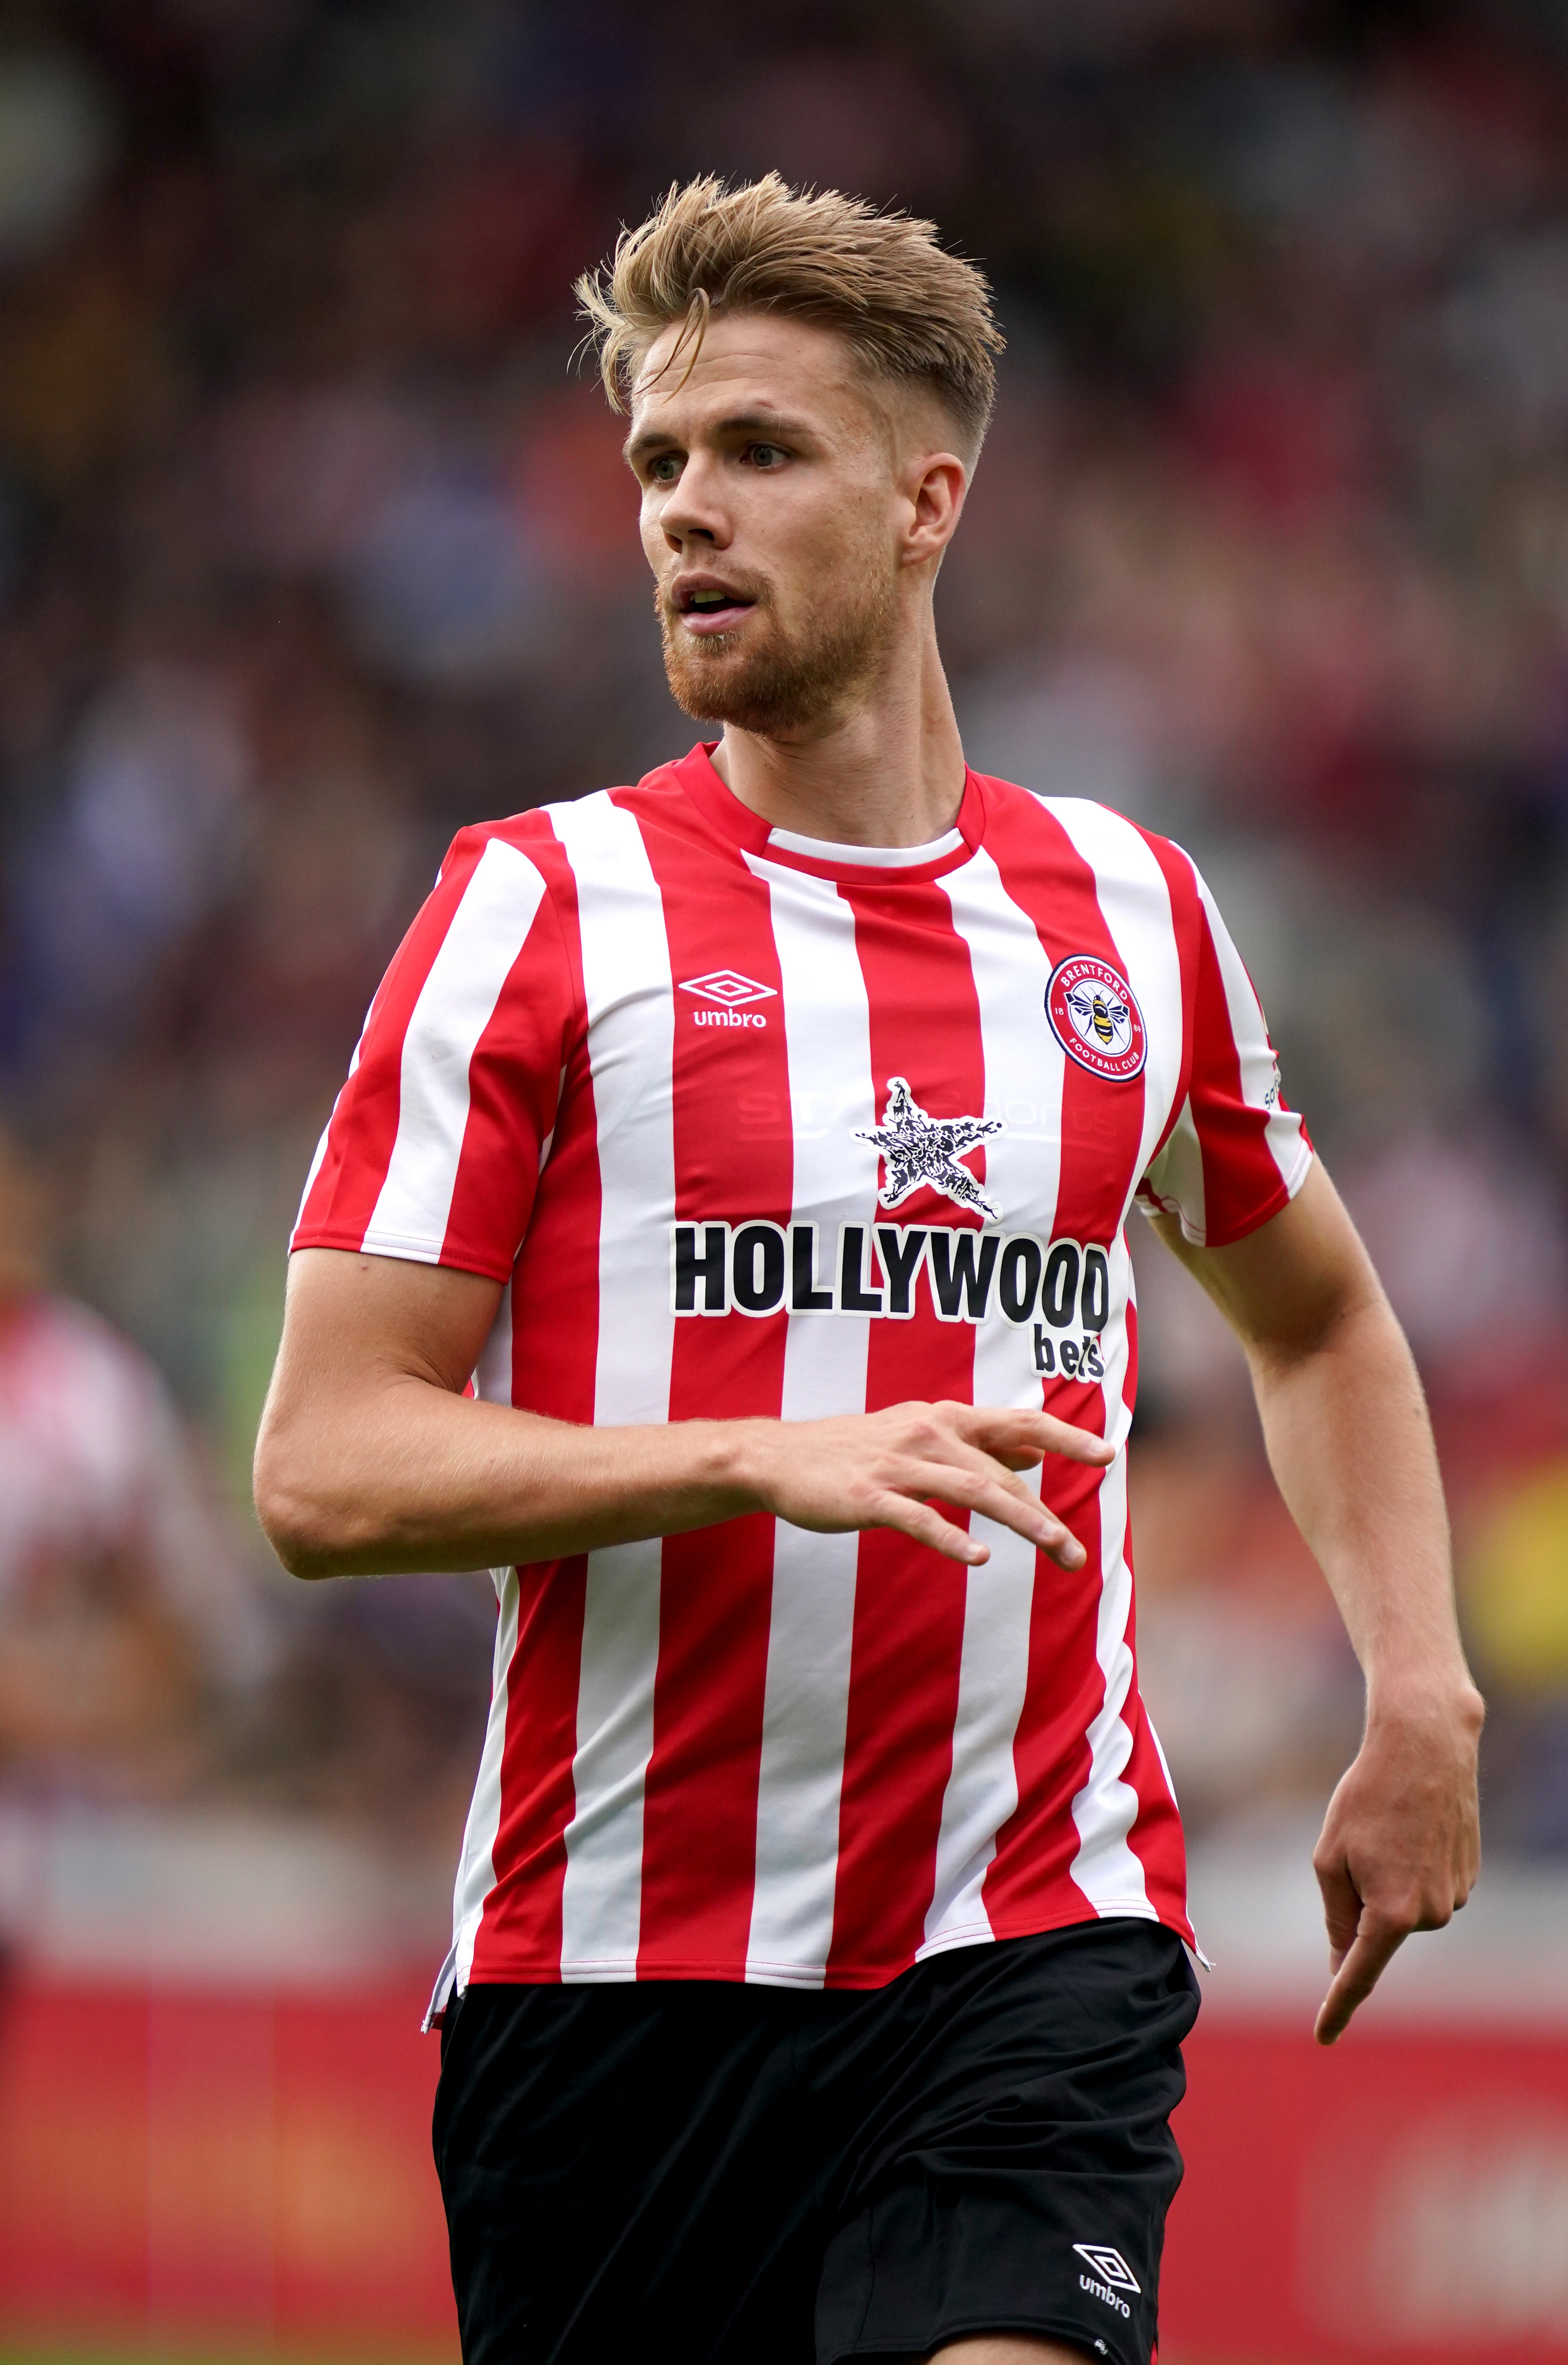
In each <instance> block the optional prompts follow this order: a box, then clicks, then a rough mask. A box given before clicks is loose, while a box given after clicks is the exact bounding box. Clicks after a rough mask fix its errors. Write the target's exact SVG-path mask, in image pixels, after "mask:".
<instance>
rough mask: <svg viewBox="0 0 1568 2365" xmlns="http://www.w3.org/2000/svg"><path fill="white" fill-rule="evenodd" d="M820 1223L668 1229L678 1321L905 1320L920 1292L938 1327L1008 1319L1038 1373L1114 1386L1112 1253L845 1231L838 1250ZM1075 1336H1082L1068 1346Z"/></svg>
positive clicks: (923, 1230) (1030, 1237) (946, 1234)
mask: <svg viewBox="0 0 1568 2365" xmlns="http://www.w3.org/2000/svg"><path fill="white" fill-rule="evenodd" d="M821 1232H822V1227H820V1226H819V1225H816V1224H810V1223H800V1224H788V1225H786V1224H776V1223H772V1222H769V1221H767V1220H766V1219H765V1218H762V1217H756V1218H753V1219H752V1220H751V1221H749V1222H744V1223H739V1224H726V1223H714V1224H710V1223H701V1224H679V1223H677V1224H672V1225H671V1226H670V1311H671V1313H672V1314H676V1315H689V1314H705V1315H706V1314H711V1315H723V1314H749V1315H755V1316H763V1315H768V1314H848V1315H864V1316H869V1317H871V1319H873V1320H878V1319H880V1320H890V1321H894V1322H902V1321H908V1319H909V1318H910V1317H911V1316H912V1315H913V1312H914V1307H915V1294H916V1290H917V1288H921V1287H923V1288H924V1293H925V1297H926V1301H927V1303H928V1304H929V1305H930V1306H931V1307H932V1309H933V1311H934V1312H935V1316H936V1318H937V1320H938V1321H939V1322H970V1323H980V1322H984V1321H985V1320H987V1319H988V1317H991V1315H992V1314H1000V1315H1001V1316H1002V1317H1003V1319H1004V1320H1006V1321H1008V1322H1011V1323H1012V1324H1013V1325H1014V1327H1015V1328H1019V1329H1027V1330H1029V1331H1030V1332H1031V1334H1032V1345H1033V1351H1034V1364H1035V1369H1036V1372H1039V1373H1057V1372H1059V1373H1061V1374H1062V1376H1063V1377H1064V1378H1067V1379H1083V1380H1099V1379H1103V1377H1104V1375H1105V1367H1104V1363H1103V1359H1102V1357H1101V1353H1100V1339H1101V1334H1102V1333H1103V1330H1104V1328H1105V1325H1106V1323H1107V1322H1108V1321H1109V1320H1110V1316H1111V1269H1110V1263H1109V1260H1108V1258H1107V1255H1106V1251H1105V1250H1103V1248H1097V1247H1094V1246H1092V1245H1091V1246H1088V1247H1083V1246H1081V1245H1080V1243H1079V1242H1078V1241H1077V1240H1050V1241H1046V1240H1040V1239H1036V1238H1035V1236H1034V1234H1033V1233H1032V1232H1008V1233H1002V1232H977V1231H973V1230H969V1229H964V1230H959V1229H958V1228H957V1227H947V1226H945V1225H939V1224H840V1226H839V1227H838V1238H837V1240H836V1242H834V1244H833V1245H832V1246H830V1245H829V1244H828V1243H827V1242H826V1241H824V1240H823V1239H822V1238H821ZM1074 1331H1078V1332H1080V1333H1081V1336H1080V1337H1077V1338H1074V1337H1072V1336H1070V1335H1069V1334H1070V1333H1071V1332H1074Z"/></svg>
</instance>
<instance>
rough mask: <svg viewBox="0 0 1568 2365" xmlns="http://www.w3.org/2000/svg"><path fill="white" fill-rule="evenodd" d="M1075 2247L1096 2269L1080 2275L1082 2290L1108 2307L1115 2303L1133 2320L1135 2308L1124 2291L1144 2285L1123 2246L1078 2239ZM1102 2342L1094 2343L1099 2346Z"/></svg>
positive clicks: (1116, 2306)
mask: <svg viewBox="0 0 1568 2365" xmlns="http://www.w3.org/2000/svg"><path fill="white" fill-rule="evenodd" d="M1072 2247H1073V2248H1074V2249H1075V2250H1076V2251H1077V2253H1078V2255H1079V2257H1080V2258H1081V2259H1086V2260H1087V2261H1088V2263H1089V2265H1090V2266H1092V2268H1093V2270H1094V2272H1093V2273H1092V2275H1082V2274H1081V2275H1080V2276H1079V2278H1078V2288H1079V2290H1080V2291H1086V2292H1091V2293H1092V2296H1093V2297H1094V2298H1095V2299H1100V2300H1103V2301H1104V2303H1105V2304H1106V2306H1107V2307H1114V2309H1115V2310H1116V2312H1117V2314H1118V2315H1125V2316H1126V2317H1128V2318H1129V2320H1130V2318H1131V2315H1132V2309H1131V2308H1130V2307H1129V2306H1128V2305H1127V2303H1126V2300H1125V2299H1124V2298H1123V2297H1122V2293H1123V2292H1134V2293H1135V2294H1136V2293H1137V2292H1138V2291H1139V2290H1141V2288H1142V2286H1141V2285H1140V2283H1139V2281H1138V2279H1137V2276H1136V2275H1135V2274H1134V2272H1133V2270H1132V2269H1131V2267H1129V2266H1128V2264H1127V2262H1126V2259H1124V2258H1123V2256H1122V2254H1121V2252H1120V2250H1113V2249H1112V2248H1111V2247H1110V2245H1109V2244H1108V2243H1105V2242H1075V2243H1074V2244H1073V2246H1072ZM1099 2345H1100V2344H1099V2343H1098V2342H1096V2343H1095V2346H1096V2347H1097V2348H1098V2347H1099Z"/></svg>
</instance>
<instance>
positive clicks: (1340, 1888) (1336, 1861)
mask: <svg viewBox="0 0 1568 2365" xmlns="http://www.w3.org/2000/svg"><path fill="white" fill-rule="evenodd" d="M1312 1868H1313V1870H1314V1872H1315V1873H1316V1875H1317V1886H1318V1889H1319V1890H1320V1891H1321V1893H1322V1898H1323V1919H1324V1922H1325V1923H1326V1925H1327V1931H1328V1951H1329V1955H1330V1956H1331V1958H1332V1961H1333V1966H1334V1968H1335V1969H1336V1970H1338V1967H1339V1966H1340V1964H1341V1963H1342V1962H1343V1961H1344V1959H1345V1956H1347V1955H1348V1954H1349V1952H1350V1947H1351V1945H1352V1944H1353V1943H1354V1940H1355V1935H1356V1931H1357V1928H1358V1927H1359V1925H1360V1922H1361V1897H1360V1895H1359V1893H1358V1891H1357V1889H1356V1884H1355V1882H1354V1881H1353V1880H1352V1879H1351V1878H1350V1866H1348V1865H1347V1864H1346V1862H1345V1860H1344V1857H1343V1856H1338V1857H1330V1858H1328V1859H1327V1860H1326V1861H1324V1862H1322V1863H1319V1861H1318V1859H1317V1857H1316V1856H1315V1857H1314V1858H1313V1863H1312Z"/></svg>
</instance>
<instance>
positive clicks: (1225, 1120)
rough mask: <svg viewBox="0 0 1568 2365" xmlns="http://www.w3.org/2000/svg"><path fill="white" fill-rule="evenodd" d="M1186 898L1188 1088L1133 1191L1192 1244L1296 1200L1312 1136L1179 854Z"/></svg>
mask: <svg viewBox="0 0 1568 2365" xmlns="http://www.w3.org/2000/svg"><path fill="white" fill-rule="evenodd" d="M1180 859H1181V861H1182V863H1183V864H1185V865H1186V867H1187V870H1188V873H1189V875H1190V877H1191V880H1192V884H1193V897H1194V901H1193V905H1192V907H1191V909H1192V925H1191V927H1190V929H1189V930H1188V931H1187V932H1186V933H1187V943H1186V944H1185V945H1184V946H1183V960H1184V962H1188V961H1190V963H1191V966H1192V976H1191V979H1190V981H1189V988H1190V990H1189V992H1188V993H1187V994H1186V996H1185V997H1184V999H1185V1001H1186V1003H1187V1012H1188V1017H1187V1024H1188V1027H1189V1041H1188V1044H1187V1047H1186V1049H1187V1063H1186V1086H1187V1089H1186V1092H1185V1093H1184V1095H1183V1097H1182V1100H1181V1101H1180V1103H1179V1104H1178V1106H1177V1109H1176V1113H1175V1119H1174V1122H1173V1123H1172V1124H1171V1126H1170V1128H1169V1130H1168V1132H1167V1134H1166V1136H1165V1138H1164V1140H1163V1141H1162V1142H1161V1144H1160V1147H1159V1150H1158V1152H1157V1153H1156V1155H1155V1156H1154V1158H1153V1159H1152V1160H1150V1162H1149V1164H1148V1169H1147V1170H1146V1171H1145V1173H1144V1176H1143V1180H1142V1182H1141V1183H1139V1185H1138V1191H1137V1196H1138V1198H1139V1200H1140V1202H1141V1203H1142V1205H1143V1206H1144V1208H1145V1210H1146V1212H1148V1213H1149V1214H1156V1215H1168V1216H1176V1217H1177V1218H1178V1220H1179V1221H1180V1223H1181V1226H1182V1234H1183V1236H1184V1238H1185V1239H1189V1240H1191V1241H1192V1242H1193V1246H1194V1247H1196V1248H1224V1247H1225V1246H1226V1244H1227V1243H1228V1242H1229V1241H1232V1240H1239V1239H1245V1238H1246V1236H1247V1234H1248V1233H1249V1232H1252V1231H1256V1230H1257V1228H1258V1227H1259V1225H1260V1224H1266V1223H1267V1222H1268V1220H1269V1218H1270V1216H1275V1215H1278V1213H1279V1211H1280V1209H1281V1208H1282V1207H1283V1206H1285V1205H1287V1204H1288V1202H1289V1201H1290V1200H1292V1199H1294V1196H1295V1194H1296V1193H1297V1192H1298V1191H1299V1190H1300V1188H1301V1186H1302V1184H1303V1183H1305V1180H1306V1176H1307V1171H1308V1169H1309V1168H1310V1166H1311V1164H1312V1157H1313V1151H1312V1143H1311V1141H1310V1140H1309V1139H1308V1137H1307V1131H1306V1127H1305V1125H1304V1123H1303V1122H1302V1119H1301V1117H1300V1116H1299V1115H1297V1113H1296V1112H1295V1110H1294V1109H1293V1108H1291V1107H1289V1106H1288V1105H1287V1104H1286V1102H1285V1100H1284V1098H1283V1096H1282V1093H1281V1089H1280V1063H1279V1061H1278V1059H1276V1058H1275V1056H1274V1047H1273V1045H1272V1043H1271V1041H1270V1040H1269V1030H1268V1026H1267V1025H1266V1024H1265V1021H1264V1017H1263V1011H1262V1006H1261V1004H1260V1002H1259V1000H1258V995H1257V992H1256V991H1255V989H1254V987H1253V984H1252V981H1251V979H1250V978H1249V976H1248V974H1247V970H1246V966H1245V964H1244V962H1243V961H1242V958H1241V956H1240V954H1239V953H1238V951H1237V949H1236V947H1235V945H1234V944H1233V943H1232V941H1231V937H1230V933H1229V930H1228V929H1227V928H1226V925H1225V922H1224V921H1223V919H1222V918H1221V917H1220V914H1219V912H1218V909H1217V908H1216V906H1215V901H1214V898H1213V896H1212V895H1211V894H1210V892H1209V890H1208V888H1207V886H1206V884H1205V883H1204V880H1203V878H1202V877H1201V876H1200V875H1199V873H1198V872H1197V870H1196V869H1193V867H1192V866H1191V865H1190V864H1188V863H1187V857H1185V856H1182V857H1180Z"/></svg>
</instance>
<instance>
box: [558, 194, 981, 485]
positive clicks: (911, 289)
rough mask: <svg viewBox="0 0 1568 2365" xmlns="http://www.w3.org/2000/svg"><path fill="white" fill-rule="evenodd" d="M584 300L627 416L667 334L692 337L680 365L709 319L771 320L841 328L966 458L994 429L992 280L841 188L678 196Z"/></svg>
mask: <svg viewBox="0 0 1568 2365" xmlns="http://www.w3.org/2000/svg"><path fill="white" fill-rule="evenodd" d="M576 294H577V301H578V303H579V304H580V306H581V308H582V309H583V312H584V313H585V314H586V316H587V318H588V335H589V338H590V340H591V342H593V344H594V345H595V346H596V347H597V349H598V353H599V370H600V373H601V375H602V376H603V379H604V385H605V391H606V392H607V394H608V395H609V397H610V402H611V403H612V404H613V406H614V407H615V409H617V410H620V409H623V408H624V407H625V399H626V397H627V395H628V394H629V392H630V390H631V387H632V384H633V380H634V378H635V377H636V375H637V372H638V370H639V369H640V367H641V366H642V363H643V360H644V355H645V354H646V353H647V351H648V348H649V347H650V345H652V344H653V343H654V342H655V339H656V338H658V337H661V336H662V335H663V334H664V332H665V331H666V329H670V328H673V327H675V326H676V325H677V324H678V323H679V324H680V325H681V327H682V331H683V333H682V336H681V338H680V340H679V342H678V346H677V353H679V352H681V351H683V350H685V349H686V347H687V345H688V342H689V338H695V339H696V341H697V342H698V343H699V344H700V341H701V337H702V334H703V331H705V329H706V327H707V324H708V322H709V320H710V319H718V318H720V317H722V315H723V314H725V313H733V312H747V311H759V312H781V313H785V314H787V315H789V316H790V317H792V318H794V319H801V320H810V321H812V322H813V323H814V324H815V325H816V326H817V327H819V328H824V329H833V330H836V331H837V332H838V334H839V335H840V336H842V337H843V338H844V340H845V342H846V343H847V344H848V345H850V346H851V347H852V348H853V350H854V351H855V353H857V355H858V356H859V359H860V361H861V362H862V363H863V364H864V365H865V366H866V368H868V370H870V371H872V372H873V373H874V374H876V375H879V376H882V377H889V378H896V379H903V380H906V381H909V380H913V381H915V382H917V383H923V384H924V386H925V387H927V388H928V389H929V391H930V392H931V394H933V395H934V396H935V398H936V400H937V401H938V402H940V403H941V405H942V406H943V408H944V409H946V411H947V412H948V413H949V415H950V416H951V418H952V420H953V421H954V423H955V425H956V426H957V427H958V429H959V431H960V433H961V436H962V439H963V442H964V443H965V444H966V445H967V446H968V453H967V456H969V457H972V456H973V454H976V453H978V452H979V450H980V443H981V442H982V440H983V438H984V435H985V431H986V428H987V425H988V424H989V422H990V420H991V404H992V402H993V401H994V400H995V396H996V366H995V363H994V361H993V359H992V356H993V354H995V353H1000V352H1001V351H1002V332H1001V331H1000V330H999V329H998V327H997V325H996V321H995V319H994V316H993V314H992V311H991V289H990V286H988V285H987V282H986V278H985V275H984V274H983V272H981V271H980V269H979V268H978V267H977V266H976V265H975V264H974V263H967V262H965V261H964V260H963V259H962V257H961V256H958V255H956V254H949V253H948V252H946V249H945V248H944V247H943V246H941V245H940V244H939V243H938V241H937V236H936V229H935V224H934V223H932V222H928V221H916V220H914V219H913V218H912V217H911V216H910V215H908V214H906V213H898V212H890V211H889V212H882V211H879V210H878V208H877V207H874V206H870V205H868V204H867V203H866V202H865V200H864V199H863V198H860V197H846V196H841V195H840V193H839V192H838V190H836V189H823V190H820V191H812V190H796V189H790V188H789V187H787V186H786V185H785V184H784V182H783V181H782V180H781V179H780V178H779V176H778V174H777V173H769V174H767V175H766V177H765V178H764V179H762V180H760V181H750V182H747V183H746V184H745V186H744V187H741V188H730V187H728V186H726V185H725V184H724V183H723V182H722V181H720V180H717V179H715V178H713V177H712V176H711V175H709V176H706V177H704V178H703V179H701V180H697V181H689V182H688V183H687V184H686V185H685V187H684V188H682V187H681V186H680V185H678V184H673V185H671V187H670V189H669V191H668V193H667V194H666V196H665V198H664V200H663V202H662V203H661V204H660V205H659V207H657V209H656V211H655V212H654V213H652V214H650V215H649V217H648V219H647V220H646V221H644V222H642V223H640V224H639V225H638V227H637V228H636V229H635V230H622V233H621V236H620V238H619V239H618V241H616V247H615V259H614V261H613V263H610V264H609V265H607V266H605V267H603V268H601V269H599V270H598V271H589V272H585V273H584V274H583V276H582V277H581V278H580V279H579V280H578V281H577V288H576ZM694 357H695V356H694V355H691V356H689V358H694ZM672 358H673V356H672Z"/></svg>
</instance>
